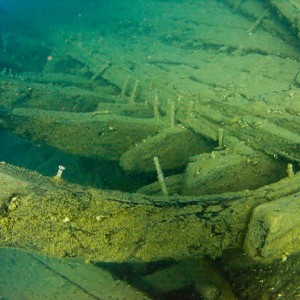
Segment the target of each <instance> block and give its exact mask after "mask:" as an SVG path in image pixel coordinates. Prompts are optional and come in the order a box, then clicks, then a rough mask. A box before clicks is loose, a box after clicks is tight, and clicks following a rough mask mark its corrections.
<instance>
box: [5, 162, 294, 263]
mask: <svg viewBox="0 0 300 300" xmlns="http://www.w3.org/2000/svg"><path fill="white" fill-rule="evenodd" d="M0 170H1V172H0V175H1V177H0V183H1V191H2V193H1V196H0V200H1V218H0V245H1V246H2V247H18V248H23V249H30V250H34V251H38V252H41V253H44V254H48V255H51V256H58V257H83V258H85V259H90V260H93V261H110V262H113V261H114V262H125V261H147V262H148V261H155V260H160V259H175V260H180V259H183V258H184V257H194V256H198V255H200V254H206V255H209V256H211V257H218V256H220V255H222V253H223V252H224V251H226V250H228V249H234V248H240V247H242V244H243V241H244V236H245V234H246V230H247V227H248V222H249V218H250V216H251V213H252V210H253V209H254V208H255V207H256V206H258V205H259V204H262V203H265V202H268V201H271V200H274V199H278V198H281V197H283V196H285V195H290V194H293V193H295V192H298V191H299V189H300V188H299V186H300V185H299V178H300V177H299V175H296V176H294V177H292V178H288V179H283V180H282V181H280V182H278V183H276V184H273V185H269V186H266V187H263V188H261V189H258V190H257V191H244V192H240V193H231V194H220V195H211V196H202V197H178V196H177V197H162V196H158V197H150V196H144V195H141V194H127V193H120V192H115V191H101V190H95V189H84V188H81V187H79V186H74V185H70V184H67V183H65V182H63V181H62V180H61V179H57V178H53V179H51V178H45V177H42V176H41V175H39V174H37V173H31V172H28V171H26V170H22V169H18V168H16V167H12V166H10V165H7V164H4V163H2V164H1V165H0Z"/></svg>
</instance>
